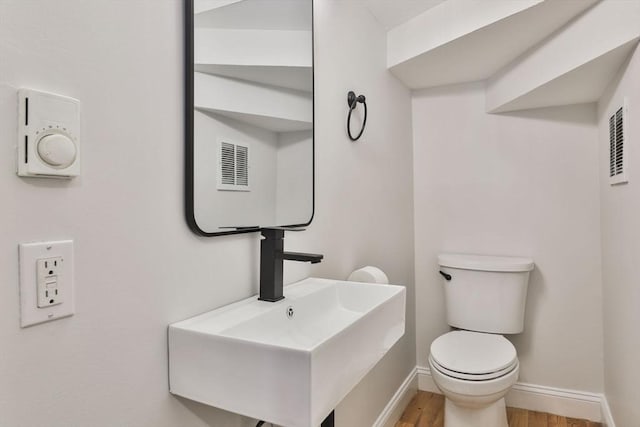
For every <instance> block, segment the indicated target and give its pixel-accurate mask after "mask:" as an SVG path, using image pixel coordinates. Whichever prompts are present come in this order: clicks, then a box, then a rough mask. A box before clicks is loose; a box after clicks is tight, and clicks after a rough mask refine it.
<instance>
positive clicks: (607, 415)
mask: <svg viewBox="0 0 640 427" xmlns="http://www.w3.org/2000/svg"><path fill="white" fill-rule="evenodd" d="M601 408H602V420H601V422H602V427H616V423H615V422H614V421H613V415H612V414H611V408H609V402H608V401H607V396H605V395H603V396H602V401H601Z"/></svg>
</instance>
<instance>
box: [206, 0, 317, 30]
mask: <svg viewBox="0 0 640 427" xmlns="http://www.w3.org/2000/svg"><path fill="white" fill-rule="evenodd" d="M194 12H195V16H194V25H195V27H196V28H233V29H262V30H294V31H295V30H309V29H311V2H310V1H300V0H269V1H265V0H196V1H195V3H194Z"/></svg>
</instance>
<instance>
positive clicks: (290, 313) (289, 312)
mask: <svg viewBox="0 0 640 427" xmlns="http://www.w3.org/2000/svg"><path fill="white" fill-rule="evenodd" d="M294 314H295V313H294V311H293V306H291V305H290V306H289V307H287V317H288V318H289V319H292V318H293V315H294Z"/></svg>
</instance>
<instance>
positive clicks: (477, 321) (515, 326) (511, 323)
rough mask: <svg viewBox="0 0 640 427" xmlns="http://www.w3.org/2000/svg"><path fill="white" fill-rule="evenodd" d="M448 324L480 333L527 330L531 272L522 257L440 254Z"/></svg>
mask: <svg viewBox="0 0 640 427" xmlns="http://www.w3.org/2000/svg"><path fill="white" fill-rule="evenodd" d="M438 264H439V265H440V271H441V272H443V273H445V274H446V275H450V276H451V279H450V280H446V278H445V277H444V275H441V278H442V281H443V283H444V296H445V303H446V311H447V323H448V324H449V325H451V326H453V327H456V328H460V329H466V330H470V331H478V332H490V333H497V334H517V333H520V332H522V330H523V329H524V309H525V304H526V299H527V285H528V283H529V272H530V271H531V270H533V266H534V264H533V260H531V259H530V258H521V257H506V256H487V255H464V254H440V255H439V256H438Z"/></svg>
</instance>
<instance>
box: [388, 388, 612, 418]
mask: <svg viewBox="0 0 640 427" xmlns="http://www.w3.org/2000/svg"><path fill="white" fill-rule="evenodd" d="M507 418H508V420H509V427H601V424H600V423H594V422H593V421H587V420H579V419H576V418H566V417H561V416H559V415H552V414H547V413H545V412H535V411H527V410H526V409H519V408H507ZM443 426H444V396H442V395H440V394H434V393H429V392H426V391H418V394H417V395H416V396H415V397H414V398H413V400H412V401H411V403H409V406H407V408H406V409H405V410H404V412H403V414H402V417H401V418H400V421H398V422H397V423H396V426H395V427H443ZM478 427H490V426H478Z"/></svg>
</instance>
